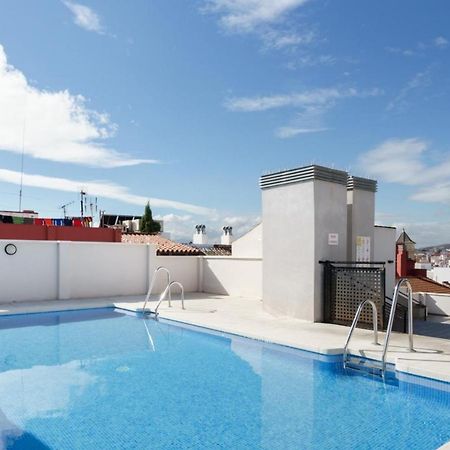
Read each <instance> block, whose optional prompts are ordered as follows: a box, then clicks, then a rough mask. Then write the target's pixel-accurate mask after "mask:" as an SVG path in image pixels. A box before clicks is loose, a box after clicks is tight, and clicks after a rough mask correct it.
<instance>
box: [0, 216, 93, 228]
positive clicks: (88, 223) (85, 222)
mask: <svg viewBox="0 0 450 450" xmlns="http://www.w3.org/2000/svg"><path fill="white" fill-rule="evenodd" d="M0 223H10V224H14V225H41V226H47V227H50V226H53V227H88V228H90V227H92V223H93V220H92V217H72V218H69V217H66V218H64V219H62V218H41V217H39V218H34V219H33V218H30V217H18V216H9V215H5V214H0Z"/></svg>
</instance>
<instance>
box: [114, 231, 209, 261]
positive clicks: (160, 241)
mask: <svg viewBox="0 0 450 450" xmlns="http://www.w3.org/2000/svg"><path fill="white" fill-rule="evenodd" d="M122 242H127V243H130V244H155V245H156V254H157V255H159V256H171V255H172V256H181V255H184V256H198V255H203V253H202V251H201V250H199V249H197V248H194V247H191V246H190V245H186V244H179V243H178V242H174V241H171V240H170V239H166V238H165V237H162V236H160V235H157V234H137V233H136V234H134V233H125V234H122Z"/></svg>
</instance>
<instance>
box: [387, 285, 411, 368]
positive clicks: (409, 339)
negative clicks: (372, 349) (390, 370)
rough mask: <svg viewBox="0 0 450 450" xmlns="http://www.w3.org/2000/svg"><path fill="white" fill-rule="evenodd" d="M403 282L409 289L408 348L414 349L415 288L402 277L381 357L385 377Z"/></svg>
mask: <svg viewBox="0 0 450 450" xmlns="http://www.w3.org/2000/svg"><path fill="white" fill-rule="evenodd" d="M402 284H405V285H406V287H407V289H408V350H409V351H410V352H413V351H414V343H413V290H412V286H411V283H410V282H409V281H408V279H407V278H400V280H399V281H398V282H397V284H396V285H395V289H394V296H393V298H392V306H391V313H390V315H389V322H388V327H387V330H386V337H385V339H384V347H383V356H382V358H381V368H382V373H383V377H384V373H385V371H386V356H387V351H388V347H389V339H390V337H391V333H392V327H393V325H394V315H395V308H396V307H397V303H398V295H399V293H400V288H401V286H402Z"/></svg>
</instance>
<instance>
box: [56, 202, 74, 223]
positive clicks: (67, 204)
mask: <svg viewBox="0 0 450 450" xmlns="http://www.w3.org/2000/svg"><path fill="white" fill-rule="evenodd" d="M73 203H75V202H74V201H72V202H69V203H65V204H64V205H61V206H60V207H59V209H62V210H63V211H64V219H67V207H68V206H70V205H72V204H73Z"/></svg>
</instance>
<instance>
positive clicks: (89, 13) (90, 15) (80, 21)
mask: <svg viewBox="0 0 450 450" xmlns="http://www.w3.org/2000/svg"><path fill="white" fill-rule="evenodd" d="M64 4H65V5H66V6H67V8H69V10H70V11H71V12H72V14H73V21H74V22H75V24H76V25H78V26H79V27H81V28H84V29H85V30H87V31H94V32H96V33H99V34H104V28H103V26H102V24H101V21H100V17H99V16H98V14H97V13H96V12H95V11H94V10H93V9H91V8H89V7H88V6H85V5H81V4H80V3H75V2H70V1H65V2H64Z"/></svg>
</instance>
